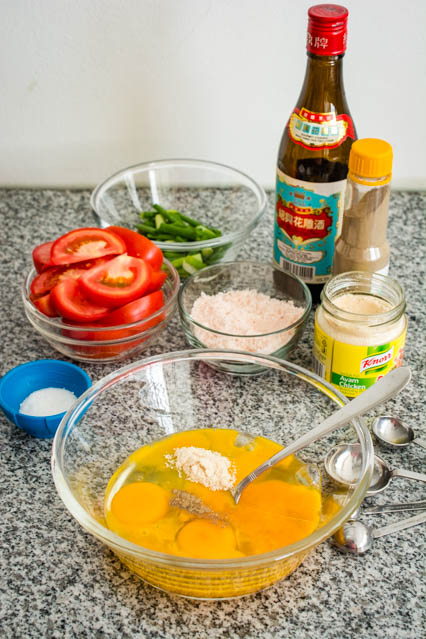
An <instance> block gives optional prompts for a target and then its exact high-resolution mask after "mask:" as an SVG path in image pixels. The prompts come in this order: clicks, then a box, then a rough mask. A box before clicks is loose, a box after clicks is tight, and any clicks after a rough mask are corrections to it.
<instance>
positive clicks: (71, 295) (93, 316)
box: [50, 279, 109, 323]
mask: <svg viewBox="0 0 426 639" xmlns="http://www.w3.org/2000/svg"><path fill="white" fill-rule="evenodd" d="M50 297H51V302H52V304H53V306H54V307H55V308H56V310H57V311H58V313H59V315H62V317H65V319H70V320H73V321H74V322H83V323H84V322H93V321H95V320H99V319H101V318H102V317H105V315H107V314H108V312H109V308H108V307H106V306H99V305H97V304H93V303H92V302H90V301H89V300H88V299H87V298H86V297H85V296H84V294H83V293H82V291H81V289H80V286H79V283H78V282H77V281H76V280H71V279H69V280H63V281H62V282H59V283H58V284H56V286H54V287H53V288H52V291H51V293H50Z"/></svg>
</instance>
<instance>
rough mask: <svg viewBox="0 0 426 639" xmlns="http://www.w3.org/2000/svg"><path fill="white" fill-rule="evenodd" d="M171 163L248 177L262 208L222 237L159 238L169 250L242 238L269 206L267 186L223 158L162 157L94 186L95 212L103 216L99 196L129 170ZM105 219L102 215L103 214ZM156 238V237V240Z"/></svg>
mask: <svg viewBox="0 0 426 639" xmlns="http://www.w3.org/2000/svg"><path fill="white" fill-rule="evenodd" d="M171 167H175V168H176V167H183V168H204V169H213V170H216V171H219V172H220V173H229V174H230V175H233V176H234V177H239V178H240V181H242V179H243V180H244V181H248V182H249V184H250V187H251V190H252V192H253V193H254V194H255V196H256V199H257V202H258V208H257V212H256V213H255V214H254V215H253V216H252V218H251V219H250V220H249V222H248V223H247V224H246V225H245V226H244V227H243V228H242V229H241V230H238V231H233V232H230V233H225V234H224V235H221V236H220V237H217V238H213V239H209V240H201V241H199V242H155V244H156V245H157V246H158V247H159V248H161V250H164V251H166V250H168V251H178V252H179V253H185V252H188V251H194V250H197V249H200V250H201V249H203V248H211V247H219V246H223V245H224V244H227V243H229V242H232V243H237V242H238V241H239V240H242V239H243V238H244V237H246V236H247V235H248V234H249V233H250V232H251V231H252V230H253V229H254V228H255V226H257V224H258V223H259V222H260V220H261V218H262V216H263V215H264V213H265V212H266V210H267V207H268V197H267V195H266V192H265V189H264V188H263V187H262V186H260V184H258V183H257V182H256V181H255V180H254V179H253V178H251V177H250V176H249V175H247V173H243V172H242V171H240V170H239V169H236V168H234V167H232V166H229V165H227V164H222V163H220V162H213V161H211V160H201V159H195V158H170V159H160V160H152V161H150V162H140V163H138V164H132V165H131V166H128V167H126V168H124V169H120V170H119V171H116V172H115V173H113V174H112V175H110V176H109V177H107V178H106V179H105V180H103V181H102V182H100V183H99V184H98V185H97V186H95V188H94V189H93V191H92V193H91V195H90V206H91V207H92V210H93V211H94V213H95V215H96V216H97V217H99V218H100V215H99V213H98V211H97V202H98V200H99V198H101V197H102V196H103V194H104V192H105V191H106V190H107V189H108V188H110V186H113V185H114V184H116V183H118V182H119V181H121V180H122V178H124V177H125V176H126V174H128V173H143V172H146V171H149V170H152V169H157V168H158V169H161V168H171ZM100 219H101V218H100ZM153 241H154V240H153Z"/></svg>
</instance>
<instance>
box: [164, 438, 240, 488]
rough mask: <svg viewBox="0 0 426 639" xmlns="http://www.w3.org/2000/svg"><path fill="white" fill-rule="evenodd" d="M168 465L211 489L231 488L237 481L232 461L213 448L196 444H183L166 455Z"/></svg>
mask: <svg viewBox="0 0 426 639" xmlns="http://www.w3.org/2000/svg"><path fill="white" fill-rule="evenodd" d="M165 457H166V460H167V465H168V466H170V467H172V468H173V467H175V468H176V470H177V471H178V473H179V476H180V477H182V473H184V474H185V475H186V478H187V479H189V481H193V482H195V483H197V484H202V485H203V486H206V487H207V488H210V490H229V489H230V488H232V486H233V485H234V483H235V469H234V468H233V466H232V463H231V461H230V460H229V459H228V458H227V457H225V456H224V455H221V454H220V453H217V452H215V451H213V450H208V449H207V448H197V447H196V446H181V447H180V448H176V449H175V451H174V453H173V454H172V455H165Z"/></svg>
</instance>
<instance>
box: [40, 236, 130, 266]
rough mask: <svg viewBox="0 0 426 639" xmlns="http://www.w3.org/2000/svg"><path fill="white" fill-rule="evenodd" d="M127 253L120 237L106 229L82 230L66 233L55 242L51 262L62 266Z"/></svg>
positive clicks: (51, 252)
mask: <svg viewBox="0 0 426 639" xmlns="http://www.w3.org/2000/svg"><path fill="white" fill-rule="evenodd" d="M125 251H126V245H125V243H124V242H123V240H122V239H121V238H120V237H118V235H115V234H114V233H109V232H108V231H107V230H104V229H96V228H82V229H75V230H74V231H70V232H69V233H65V235H62V236H61V237H59V238H58V239H57V240H55V241H54V242H53V246H52V249H51V251H50V261H51V263H52V264H53V265H55V266H60V265H63V264H74V263H75V262H82V261H84V260H91V259H94V258H96V257H103V256H104V255H120V254H121V253H124V252H125Z"/></svg>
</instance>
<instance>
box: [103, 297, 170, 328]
mask: <svg viewBox="0 0 426 639" xmlns="http://www.w3.org/2000/svg"><path fill="white" fill-rule="evenodd" d="M162 306H164V295H163V291H155V292H154V293H150V294H149V295H144V296H143V297H140V298H139V299H138V300H134V301H133V302H129V303H128V304H124V306H120V308H116V309H115V310H114V311H111V312H110V313H108V315H106V316H105V317H104V318H103V319H101V320H99V321H98V322H97V324H99V326H120V325H121V324H133V323H134V322H140V321H141V320H143V319H145V318H146V317H149V316H150V315H152V314H153V313H155V312H156V311H159V310H160V308H161V307H162ZM154 319H155V320H157V318H154ZM155 323H157V322H155ZM138 330H140V329H138Z"/></svg>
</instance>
